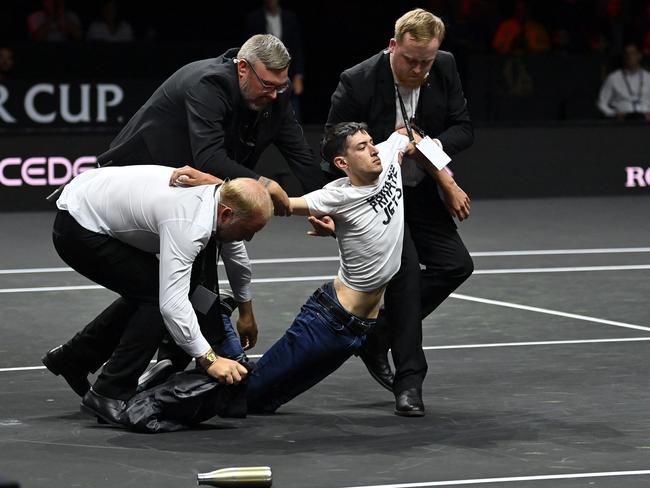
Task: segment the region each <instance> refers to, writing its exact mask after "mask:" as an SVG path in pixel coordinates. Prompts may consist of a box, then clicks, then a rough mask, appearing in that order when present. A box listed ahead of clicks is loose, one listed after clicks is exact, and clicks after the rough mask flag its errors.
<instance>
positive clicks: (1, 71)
mask: <svg viewBox="0 0 650 488" xmlns="http://www.w3.org/2000/svg"><path fill="white" fill-rule="evenodd" d="M13 68H14V52H13V50H12V49H11V48H10V47H6V46H3V47H0V83H4V82H5V81H7V78H8V77H9V74H10V73H11V70H13Z"/></svg>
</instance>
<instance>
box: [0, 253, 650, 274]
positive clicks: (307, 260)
mask: <svg viewBox="0 0 650 488" xmlns="http://www.w3.org/2000/svg"><path fill="white" fill-rule="evenodd" d="M643 252H650V247H613V248H596V249H532V250H528V251H480V252H471V253H470V255H471V256H473V257H495V256H551V255H562V254H567V255H569V254H617V253H643ZM338 260H339V257H338V256H316V257H301V258H269V259H251V263H253V264H281V263H313V262H322V261H338ZM219 265H223V263H219ZM70 271H72V268H66V267H61V268H18V269H0V275H1V274H27V273H67V272H70Z"/></svg>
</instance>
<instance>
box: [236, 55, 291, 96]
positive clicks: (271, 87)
mask: <svg viewBox="0 0 650 488" xmlns="http://www.w3.org/2000/svg"><path fill="white" fill-rule="evenodd" d="M244 61H246V64H248V66H250V68H251V70H252V71H253V74H254V75H255V78H257V81H259V82H260V85H262V90H263V91H265V92H266V93H271V92H273V91H276V92H277V93H278V95H279V94H281V93H284V92H286V91H287V89H288V88H289V82H288V81H286V82H284V83H282V84H281V85H275V84H273V83H270V82H268V81H264V80H263V79H262V78H260V75H258V74H257V71H255V68H253V63H251V62H250V61H249V60H248V59H245V60H244Z"/></svg>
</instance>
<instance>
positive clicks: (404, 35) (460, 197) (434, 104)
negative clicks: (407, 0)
mask: <svg viewBox="0 0 650 488" xmlns="http://www.w3.org/2000/svg"><path fill="white" fill-rule="evenodd" d="M444 35H445V29H444V24H443V22H442V20H440V18H439V17H437V16H435V15H433V14H432V13H431V12H428V11H426V10H423V9H415V10H411V11H409V12H407V13H405V14H404V15H403V16H402V17H400V18H399V19H398V20H397V22H396V23H395V35H394V37H393V38H391V39H390V41H389V42H388V48H387V49H385V50H384V51H381V52H379V53H378V54H375V55H374V56H372V57H370V58H368V59H366V60H365V61H362V62H361V63H359V64H358V65H356V66H354V67H352V68H350V69H348V70H346V71H344V72H343V73H342V74H341V79H340V82H339V84H338V86H337V88H336V91H335V92H334V94H333V95H332V101H331V107H330V112H329V116H328V119H327V124H326V127H328V128H329V127H331V126H333V125H334V124H337V123H339V122H343V121H346V120H363V121H365V122H366V123H367V124H368V132H369V134H370V135H371V136H372V137H373V139H375V140H378V141H383V140H385V139H386V138H388V136H390V134H391V133H393V131H395V129H399V128H401V127H404V125H405V120H408V121H409V123H412V124H413V125H416V126H417V127H418V128H419V130H421V131H423V132H424V133H425V134H428V135H429V136H430V137H431V138H433V139H434V140H435V141H437V142H438V143H439V144H440V145H441V146H442V148H443V150H444V151H445V152H446V153H447V154H448V155H449V156H451V157H453V156H454V155H455V154H457V153H458V152H460V151H461V150H463V149H466V148H467V147H469V146H470V145H471V144H472V142H473V130H472V124H471V121H470V117H469V112H468V110H467V101H466V100H465V96H464V95H463V89H462V86H461V82H460V78H459V75H458V71H457V69H456V63H455V61H454V57H453V55H452V54H451V53H449V52H446V51H442V50H440V45H441V43H442V41H443V38H444ZM402 176H403V182H404V213H405V222H406V225H405V230H404V246H403V253H402V267H401V269H400V271H399V272H398V273H397V275H396V276H395V277H394V278H393V280H392V281H391V283H390V284H389V285H388V287H387V289H386V296H385V304H386V307H385V313H384V312H382V313H381V314H380V315H379V319H378V327H377V332H380V331H383V333H376V334H371V335H369V336H368V341H367V342H366V344H365V346H364V348H363V350H362V352H361V354H360V356H361V358H362V359H363V360H364V362H365V364H366V366H367V367H368V370H369V371H370V373H371V375H372V376H373V377H374V378H375V379H376V380H377V381H378V382H379V383H380V384H381V385H382V386H384V387H385V388H387V389H389V390H391V391H392V392H393V393H394V395H395V402H396V404H395V413H396V414H398V415H404V416H421V415H424V404H423V402H422V383H423V381H424V377H425V375H426V372H427V362H426V358H425V356H424V353H423V351H422V318H424V317H426V316H427V315H429V314H430V313H431V312H432V311H433V310H435V309H436V307H438V305H440V303H442V302H443V301H444V300H445V299H446V298H447V297H448V296H449V294H450V293H451V292H452V291H453V290H455V289H456V288H457V287H458V286H459V285H460V284H461V283H462V282H463V281H465V280H466V279H467V278H468V277H469V276H470V275H471V273H472V271H473V269H474V268H473V263H472V259H471V258H470V256H469V253H468V252H467V249H465V246H464V244H463V242H462V240H461V238H460V236H459V235H458V232H457V230H456V225H455V223H454V220H453V219H454V218H456V219H458V220H464V219H466V218H467V217H469V213H470V200H469V198H468V196H467V195H466V194H465V192H464V191H463V190H462V189H461V188H460V187H459V186H458V185H457V184H456V183H455V182H454V179H453V178H452V177H451V175H450V174H449V173H448V172H446V171H444V170H443V171H437V170H435V168H434V169H432V170H430V171H428V172H425V171H424V170H422V169H420V168H419V167H418V166H417V165H416V164H415V163H414V162H413V161H412V160H410V159H408V158H407V159H406V160H405V161H404V164H403V165H402ZM389 347H390V348H391V350H392V355H393V360H394V362H395V375H394V376H393V373H392V371H391V367H390V364H389V363H388V357H387V354H388V349H389Z"/></svg>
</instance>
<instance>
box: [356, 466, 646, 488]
mask: <svg viewBox="0 0 650 488" xmlns="http://www.w3.org/2000/svg"><path fill="white" fill-rule="evenodd" d="M648 474H650V469H644V470H640V471H603V472H596V473H568V474H546V475H539V476H510V477H504V478H476V479H467V480H449V481H425V482H422V483H399V484H393V485H360V486H349V487H346V488H424V487H427V486H458V485H481V484H486V483H508V482H512V481H543V480H565V479H575V478H604V477H611V476H642V475H648Z"/></svg>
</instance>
